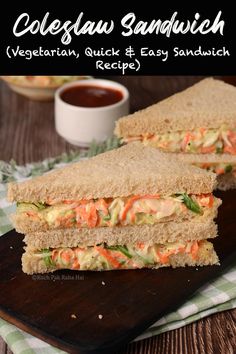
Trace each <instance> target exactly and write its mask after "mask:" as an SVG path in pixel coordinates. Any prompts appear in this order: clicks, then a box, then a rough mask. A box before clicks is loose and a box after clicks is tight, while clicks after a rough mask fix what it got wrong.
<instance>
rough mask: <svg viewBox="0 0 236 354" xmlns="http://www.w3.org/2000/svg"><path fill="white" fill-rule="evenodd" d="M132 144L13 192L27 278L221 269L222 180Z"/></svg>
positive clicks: (10, 194)
mask: <svg viewBox="0 0 236 354" xmlns="http://www.w3.org/2000/svg"><path fill="white" fill-rule="evenodd" d="M175 160H176V159H175V158H170V157H169V154H166V153H162V152H159V151H158V150H156V149H154V148H152V147H145V146H144V145H143V144H141V143H140V142H136V143H132V144H128V145H125V146H123V147H120V148H118V149H116V150H112V151H109V152H106V153H103V154H100V155H97V156H95V157H93V158H91V159H88V160H83V161H80V162H78V163H75V164H71V165H69V166H67V167H64V168H61V169H58V170H55V171H53V172H50V173H47V174H45V175H43V176H40V177H36V178H33V179H31V180H29V181H24V182H21V183H14V182H13V183H10V184H9V185H8V199H9V201H11V202H13V201H14V202H17V211H16V213H15V214H14V215H13V216H12V220H13V223H14V225H15V228H16V230H17V231H18V232H20V233H23V234H25V238H24V242H25V243H26V247H25V253H24V254H23V256H22V265H23V271H24V272H25V273H27V274H33V273H45V272H51V271H54V270H57V269H77V270H78V269H79V270H113V269H137V268H159V267H163V266H172V267H177V266H185V265H189V266H201V265H212V264H217V263H218V257H217V255H216V253H215V251H214V248H213V245H212V243H210V242H209V241H207V239H208V238H214V237H216V236H217V226H216V224H215V222H214V219H215V217H216V215H217V210H218V207H219V205H220V204H221V201H220V199H218V198H216V197H214V196H213V194H212V191H213V188H214V186H215V184H216V177H215V174H214V173H211V172H209V173H208V172H206V171H204V170H202V169H200V168H198V167H194V166H191V165H188V164H185V163H183V162H181V161H175Z"/></svg>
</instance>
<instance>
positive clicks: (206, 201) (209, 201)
mask: <svg viewBox="0 0 236 354" xmlns="http://www.w3.org/2000/svg"><path fill="white" fill-rule="evenodd" d="M198 200H199V204H200V205H201V206H205V207H208V208H212V207H213V204H214V196H213V195H212V194H201V195H200V196H199V197H198Z"/></svg>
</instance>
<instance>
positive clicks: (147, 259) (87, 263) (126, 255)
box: [34, 240, 213, 270]
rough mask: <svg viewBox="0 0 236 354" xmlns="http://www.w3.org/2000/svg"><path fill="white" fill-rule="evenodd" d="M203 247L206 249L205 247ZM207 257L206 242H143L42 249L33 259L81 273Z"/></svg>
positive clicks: (209, 244)
mask: <svg viewBox="0 0 236 354" xmlns="http://www.w3.org/2000/svg"><path fill="white" fill-rule="evenodd" d="M202 246H203V247H202ZM200 248H201V254H202V255H203V256H204V252H205V256H207V254H209V251H211V250H213V246H212V244H211V243H209V242H208V241H206V240H202V241H183V242H181V241H179V242H168V243H164V244H153V245H148V244H144V243H136V244H133V245H132V244H127V245H124V246H107V245H106V244H100V245H95V246H90V247H88V246H82V245H81V246H80V247H74V248H66V247H62V248H56V249H43V250H39V251H35V252H34V257H37V258H38V259H42V260H43V261H44V263H45V265H46V266H47V268H48V269H49V270H50V269H52V270H54V269H80V270H97V269H104V270H106V269H107V270H111V269H127V268H128V269H136V268H143V267H152V266H154V265H155V264H158V263H160V264H162V265H165V264H168V263H169V262H170V257H171V256H173V255H178V254H187V255H189V256H190V257H191V258H192V259H193V260H197V259H198V255H199V250H200Z"/></svg>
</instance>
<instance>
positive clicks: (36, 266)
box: [22, 242, 219, 274]
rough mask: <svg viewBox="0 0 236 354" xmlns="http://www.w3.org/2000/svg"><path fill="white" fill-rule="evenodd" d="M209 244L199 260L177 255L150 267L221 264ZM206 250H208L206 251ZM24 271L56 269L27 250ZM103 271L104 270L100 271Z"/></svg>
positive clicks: (23, 264) (45, 271) (23, 261)
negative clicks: (49, 266)
mask: <svg viewBox="0 0 236 354" xmlns="http://www.w3.org/2000/svg"><path fill="white" fill-rule="evenodd" d="M208 247H209V242H207V243H206V244H204V243H203V244H202V245H201V246H200V248H199V254H198V259H196V260H194V259H193V258H192V257H191V255H189V254H176V255H171V256H170V258H169V262H168V263H167V264H161V263H158V264H156V265H155V266H154V267H153V266H152V267H149V268H153V269H158V268H161V267H173V268H176V267H185V266H206V265H213V264H219V259H218V257H217V255H216V253H215V251H214V249H213V248H211V247H210V248H209V249H208ZM206 249H208V250H207V251H206ZM22 269H23V272H24V273H27V274H35V273H49V272H52V271H55V270H56V269H53V268H50V269H49V268H48V267H47V266H46V264H45V262H44V261H43V260H42V259H40V258H38V257H35V256H34V254H33V251H32V250H31V249H29V248H28V249H27V250H26V252H25V253H24V254H23V256H22ZM98 270H103V269H98Z"/></svg>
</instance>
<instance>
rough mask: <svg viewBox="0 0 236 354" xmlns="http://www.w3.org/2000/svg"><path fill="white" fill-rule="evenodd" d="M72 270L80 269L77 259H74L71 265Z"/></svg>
mask: <svg viewBox="0 0 236 354" xmlns="http://www.w3.org/2000/svg"><path fill="white" fill-rule="evenodd" d="M72 269H80V264H79V261H78V259H76V260H75V261H74V262H73V263H72Z"/></svg>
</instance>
